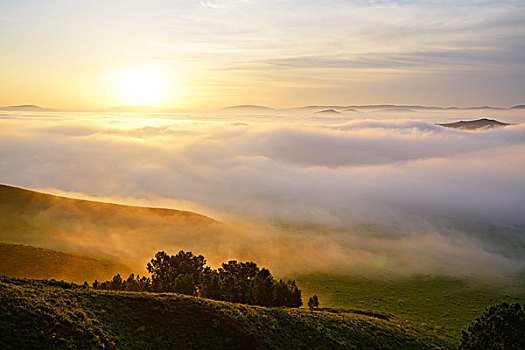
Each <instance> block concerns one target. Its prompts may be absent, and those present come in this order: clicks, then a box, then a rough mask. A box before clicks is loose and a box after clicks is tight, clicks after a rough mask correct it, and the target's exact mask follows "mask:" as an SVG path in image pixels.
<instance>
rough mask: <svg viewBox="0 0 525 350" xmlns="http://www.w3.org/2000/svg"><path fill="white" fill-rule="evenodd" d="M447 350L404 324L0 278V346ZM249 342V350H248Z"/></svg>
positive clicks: (441, 341)
mask: <svg viewBox="0 0 525 350" xmlns="http://www.w3.org/2000/svg"><path fill="white" fill-rule="evenodd" d="M248 345H252V347H251V348H260V349H266V348H271V349H300V348H303V349H347V348H349V349H353V348H360V349H361V348H370V349H377V348H393V349H395V348H398V349H428V348H450V347H451V346H452V344H451V343H450V342H448V341H446V340H444V339H442V338H439V337H437V336H436V335H435V334H434V333H432V332H429V331H428V330H423V329H421V328H418V327H416V326H414V325H413V324H412V323H411V322H410V321H403V320H401V319H398V318H395V317H390V319H389V320H385V319H382V318H381V317H369V316H364V315H360V314H357V313H352V312H342V311H339V312H328V311H314V312H311V311H309V310H305V309H286V308H284V309H283V308H264V307H256V306H246V305H241V304H234V303H226V302H217V301H211V300H206V299H199V298H193V297H188V296H182V295H177V294H163V295H154V294H146V293H122V292H121V293H119V292H103V291H93V290H91V289H88V288H82V287H78V286H71V285H67V284H61V283H58V282H49V281H35V280H17V279H12V278H0V348H2V349H20V348H32V349H38V348H91V347H96V348H101V347H105V348H110V349H111V348H119V349H163V348H166V349H168V348H169V349H242V348H250V347H247V346H248ZM254 345H255V347H254Z"/></svg>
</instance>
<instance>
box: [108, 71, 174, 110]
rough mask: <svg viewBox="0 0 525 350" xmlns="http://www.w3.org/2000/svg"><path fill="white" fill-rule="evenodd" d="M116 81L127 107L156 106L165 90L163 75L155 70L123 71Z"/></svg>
mask: <svg viewBox="0 0 525 350" xmlns="http://www.w3.org/2000/svg"><path fill="white" fill-rule="evenodd" d="M118 80H119V86H120V89H121V93H122V98H123V101H124V102H125V103H126V104H128V105H133V106H154V105H157V104H159V103H160V102H161V100H162V98H163V95H164V93H165V90H166V86H165V82H164V79H163V75H162V73H161V72H160V71H157V70H147V69H141V70H124V71H122V72H121V73H120V75H119V79H118Z"/></svg>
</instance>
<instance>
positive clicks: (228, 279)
mask: <svg viewBox="0 0 525 350" xmlns="http://www.w3.org/2000/svg"><path fill="white" fill-rule="evenodd" d="M258 272H259V267H258V266H257V264H255V263H253V262H248V261H247V262H237V261H236V260H230V261H228V262H227V263H223V264H222V267H220V268H219V270H218V273H219V278H220V280H221V283H220V287H221V292H222V298H221V299H222V300H225V301H232V302H236V303H246V302H249V300H247V299H251V298H250V296H249V294H250V292H251V285H252V281H253V279H254V278H255V276H256V275H257V273H258Z"/></svg>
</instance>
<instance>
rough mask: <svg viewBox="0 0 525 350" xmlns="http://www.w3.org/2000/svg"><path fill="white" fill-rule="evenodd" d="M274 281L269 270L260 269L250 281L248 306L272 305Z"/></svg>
mask: <svg viewBox="0 0 525 350" xmlns="http://www.w3.org/2000/svg"><path fill="white" fill-rule="evenodd" d="M273 292H274V280H273V277H272V274H271V273H270V270H268V269H264V268H263V269H261V270H259V271H258V272H257V274H256V275H255V277H254V278H253V279H252V280H251V283H250V289H249V294H248V296H247V302H248V303H249V304H255V305H262V306H270V305H275V304H274V296H273Z"/></svg>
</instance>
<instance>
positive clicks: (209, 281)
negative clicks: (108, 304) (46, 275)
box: [93, 250, 302, 307]
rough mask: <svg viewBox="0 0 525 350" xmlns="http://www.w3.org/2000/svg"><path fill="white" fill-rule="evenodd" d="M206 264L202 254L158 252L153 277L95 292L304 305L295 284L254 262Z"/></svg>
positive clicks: (116, 280) (113, 283)
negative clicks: (275, 277) (185, 296)
mask: <svg viewBox="0 0 525 350" xmlns="http://www.w3.org/2000/svg"><path fill="white" fill-rule="evenodd" d="M205 265H206V259H205V258H204V256H202V255H193V253H192V252H185V251H183V250H181V251H180V252H178V253H177V254H176V255H168V254H166V253H165V252H158V253H157V254H155V257H154V258H153V259H151V261H150V262H149V263H148V264H147V266H146V268H147V270H148V272H149V273H150V274H151V278H150V277H144V276H143V277H140V276H138V275H137V276H135V275H134V274H131V275H130V276H129V278H128V279H126V280H123V279H122V277H121V276H120V275H116V276H114V277H113V279H112V280H111V281H106V282H102V283H98V282H97V281H95V283H93V287H94V288H96V289H111V290H124V291H147V292H161V293H162V292H174V293H181V294H186V295H196V296H201V297H205V298H209V299H215V300H223V301H231V302H237V303H245V304H251V305H262V306H290V307H299V306H301V305H302V300H301V291H300V290H299V289H298V288H297V286H296V284H295V281H287V282H284V281H283V280H279V281H276V280H275V279H274V278H273V276H272V274H271V273H270V271H269V270H268V269H266V268H259V267H258V266H257V264H255V263H253V262H237V261H235V260H230V261H228V262H227V263H223V264H222V266H221V267H220V268H219V269H217V270H214V269H211V268H210V267H209V266H205Z"/></svg>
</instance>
